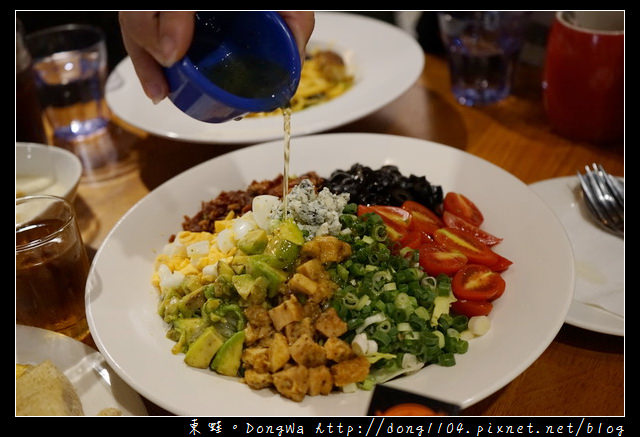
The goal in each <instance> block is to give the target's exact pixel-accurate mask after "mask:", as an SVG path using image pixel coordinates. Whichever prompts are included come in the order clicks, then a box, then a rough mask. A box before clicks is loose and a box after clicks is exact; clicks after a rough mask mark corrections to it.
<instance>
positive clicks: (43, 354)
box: [16, 325, 147, 416]
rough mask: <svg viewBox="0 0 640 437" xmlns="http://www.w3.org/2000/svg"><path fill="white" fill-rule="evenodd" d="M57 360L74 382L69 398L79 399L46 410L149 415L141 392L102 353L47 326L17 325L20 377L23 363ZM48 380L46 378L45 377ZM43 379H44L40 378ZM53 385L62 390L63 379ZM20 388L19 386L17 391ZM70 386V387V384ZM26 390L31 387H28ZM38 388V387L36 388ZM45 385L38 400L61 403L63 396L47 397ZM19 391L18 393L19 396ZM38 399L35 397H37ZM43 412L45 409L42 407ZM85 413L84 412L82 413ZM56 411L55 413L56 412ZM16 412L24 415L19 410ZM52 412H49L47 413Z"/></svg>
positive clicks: (91, 413)
mask: <svg viewBox="0 0 640 437" xmlns="http://www.w3.org/2000/svg"><path fill="white" fill-rule="evenodd" d="M47 360H48V361H50V362H51V363H53V365H54V366H55V368H57V370H58V371H60V372H62V373H63V374H64V376H66V379H68V381H69V382H70V383H71V386H72V387H73V391H68V392H67V393H71V394H73V392H75V394H76V395H77V397H76V396H75V395H73V396H71V395H68V396H67V399H69V398H75V399H76V402H75V405H73V406H72V407H71V408H67V407H65V406H64V405H60V406H59V408H52V406H51V405H49V406H47V409H46V410H45V411H49V412H51V411H56V412H61V411H70V412H71V411H72V412H74V413H75V414H74V415H84V416H97V415H122V416H146V415H147V409H146V408H145V406H144V403H143V402H142V398H140V395H138V393H136V392H135V391H134V390H133V389H132V388H131V387H129V386H128V385H127V384H126V383H125V382H124V381H123V380H122V379H121V378H120V377H119V376H118V375H117V374H116V373H115V372H114V371H113V370H112V369H111V367H110V366H109V365H108V364H107V363H106V361H105V360H104V357H103V356H102V355H101V354H100V352H98V351H96V350H95V349H92V348H90V347H89V346H87V345H85V344H84V343H81V342H79V341H77V340H74V339H72V338H70V337H67V336H65V335H62V334H58V333H56V332H53V331H48V330H46V329H40V328H34V327H31V326H23V325H16V376H18V370H19V369H20V367H21V366H18V365H32V366H37V365H40V364H42V363H44V362H45V361H47ZM54 373H55V371H54V372H52V371H51V370H49V371H48V372H47V374H48V375H51V377H52V379H56V378H55V375H54ZM45 379H46V378H45ZM40 381H41V382H42V381H43V379H40ZM51 384H52V385H54V386H50V387H49V388H50V389H51V391H52V392H56V391H61V390H62V388H61V387H56V386H55V385H56V384H60V382H51ZM19 388H20V387H18V385H16V390H18V389H19ZM67 389H68V387H67ZM25 390H30V389H29V388H25ZM36 390H37V389H36ZM46 390H47V389H46V388H45V387H42V388H41V389H40V393H38V395H37V396H36V397H37V402H46V403H52V402H59V401H60V397H59V396H55V395H53V396H50V397H49V399H46V397H47V396H46V395H43V392H44V391H46ZM17 396H18V393H16V399H17ZM77 398H79V401H80V404H81V409H82V410H81V411H79V408H78V405H77ZM34 401H35V399H34ZM30 411H31V413H33V412H34V411H39V409H38V408H30ZM40 411H41V410H40ZM79 413H82V414H79ZM52 414H53V413H52ZM16 415H20V412H19V411H16ZM44 415H49V414H46V413H45V414H44Z"/></svg>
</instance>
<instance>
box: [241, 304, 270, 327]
mask: <svg viewBox="0 0 640 437" xmlns="http://www.w3.org/2000/svg"><path fill="white" fill-rule="evenodd" d="M244 315H245V316H246V317H247V322H248V323H251V324H252V325H253V326H255V327H256V328H260V327H262V326H271V318H270V317H269V313H268V312H267V309H266V308H265V307H263V306H262V305H251V306H249V307H248V308H246V309H245V310H244Z"/></svg>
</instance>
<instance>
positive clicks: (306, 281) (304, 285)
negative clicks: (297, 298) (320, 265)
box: [289, 273, 318, 297]
mask: <svg viewBox="0 0 640 437" xmlns="http://www.w3.org/2000/svg"><path fill="white" fill-rule="evenodd" d="M289 289H291V290H292V291H298V292H300V293H304V294H306V295H307V296H310V297H313V296H315V295H316V294H318V283H317V282H316V281H314V280H313V279H310V278H308V277H307V276H305V275H303V274H302V273H294V274H293V276H292V277H291V279H289Z"/></svg>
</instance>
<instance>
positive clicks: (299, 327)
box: [284, 317, 316, 344]
mask: <svg viewBox="0 0 640 437" xmlns="http://www.w3.org/2000/svg"><path fill="white" fill-rule="evenodd" d="M315 333H316V328H314V327H313V322H312V321H311V317H305V318H304V319H302V320H300V321H299V322H293V323H289V324H288V325H287V326H285V327H284V335H285V336H286V337H287V341H288V342H289V344H293V343H295V341H296V340H297V339H299V338H300V337H302V336H303V335H307V336H309V337H310V338H314V336H315Z"/></svg>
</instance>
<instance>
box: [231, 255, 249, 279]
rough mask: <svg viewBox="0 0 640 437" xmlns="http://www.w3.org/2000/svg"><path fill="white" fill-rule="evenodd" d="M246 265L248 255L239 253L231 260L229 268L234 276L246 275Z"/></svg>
mask: <svg viewBox="0 0 640 437" xmlns="http://www.w3.org/2000/svg"><path fill="white" fill-rule="evenodd" d="M247 264H249V255H244V254H240V252H239V253H238V254H236V255H235V256H234V257H233V259H232V260H231V268H232V269H233V271H234V273H235V274H236V275H241V274H243V273H246V271H247Z"/></svg>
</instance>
